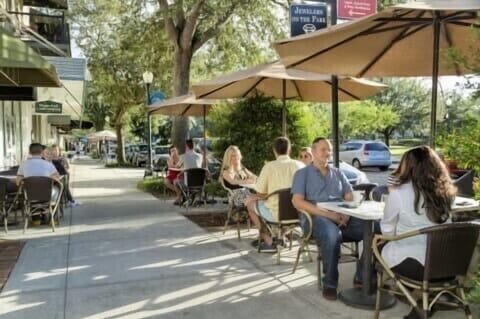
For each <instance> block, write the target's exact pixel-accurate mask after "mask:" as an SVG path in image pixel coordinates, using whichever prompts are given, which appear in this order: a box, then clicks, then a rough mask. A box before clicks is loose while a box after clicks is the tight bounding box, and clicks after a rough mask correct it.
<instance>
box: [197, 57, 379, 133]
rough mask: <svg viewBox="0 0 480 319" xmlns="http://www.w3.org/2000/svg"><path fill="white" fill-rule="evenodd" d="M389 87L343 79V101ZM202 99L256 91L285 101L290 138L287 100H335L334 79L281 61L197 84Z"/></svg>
mask: <svg viewBox="0 0 480 319" xmlns="http://www.w3.org/2000/svg"><path fill="white" fill-rule="evenodd" d="M384 88H385V85H383V84H379V83H376V82H372V81H367V80H362V79H356V78H352V77H341V78H340V79H339V85H338V90H339V95H338V96H339V100H340V101H351V100H362V99H364V98H366V97H369V96H371V95H374V94H376V93H378V92H379V91H380V90H382V89H384ZM192 89H193V92H194V93H195V95H196V96H197V97H199V98H217V99H224V98H240V97H246V96H249V95H251V94H254V93H255V92H260V93H262V94H264V95H266V96H271V97H275V98H279V99H282V101H283V112H282V133H283V135H286V107H285V101H286V100H287V99H295V100H299V101H309V102H330V101H331V90H332V89H331V76H330V75H323V74H318V73H312V72H305V71H300V70H287V69H286V68H285V67H284V65H283V64H281V63H280V62H278V61H275V62H270V63H265V64H261V65H258V66H256V67H253V68H250V69H247V70H242V71H238V72H234V73H231V74H228V75H224V76H220V77H218V78H215V79H213V80H210V81H204V82H201V83H199V84H196V85H193V87H192Z"/></svg>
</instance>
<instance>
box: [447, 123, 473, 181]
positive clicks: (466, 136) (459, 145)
mask: <svg viewBox="0 0 480 319" xmlns="http://www.w3.org/2000/svg"><path fill="white" fill-rule="evenodd" d="M438 145H439V147H441V148H442V149H443V152H444V154H445V156H446V158H447V159H449V160H454V161H456V162H457V164H458V166H459V167H461V168H465V169H475V171H476V172H477V174H478V173H479V172H480V153H479V150H480V120H477V119H470V120H468V121H466V122H465V123H464V125H463V126H462V127H461V128H460V129H457V130H454V131H453V132H452V133H450V134H445V135H442V136H440V138H439V143H438Z"/></svg>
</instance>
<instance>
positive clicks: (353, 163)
mask: <svg viewBox="0 0 480 319" xmlns="http://www.w3.org/2000/svg"><path fill="white" fill-rule="evenodd" d="M352 166H353V167H355V168H356V169H362V165H361V164H360V161H359V160H358V159H354V160H353V162H352Z"/></svg>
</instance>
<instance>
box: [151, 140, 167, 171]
mask: <svg viewBox="0 0 480 319" xmlns="http://www.w3.org/2000/svg"><path fill="white" fill-rule="evenodd" d="M169 148H170V147H169V146H168V145H161V146H155V147H153V152H152V153H153V163H154V164H155V166H157V167H166V166H167V160H168V159H169V158H170V154H169V152H168V151H169Z"/></svg>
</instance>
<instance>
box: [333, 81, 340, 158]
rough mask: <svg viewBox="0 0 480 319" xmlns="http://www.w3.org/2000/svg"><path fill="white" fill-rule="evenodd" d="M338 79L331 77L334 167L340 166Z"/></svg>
mask: <svg viewBox="0 0 480 319" xmlns="http://www.w3.org/2000/svg"><path fill="white" fill-rule="evenodd" d="M338 122H339V115H338V77H337V76H335V75H332V137H333V164H334V165H335V167H339V165H340V157H339V148H340V143H339V133H338V131H339V129H338Z"/></svg>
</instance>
